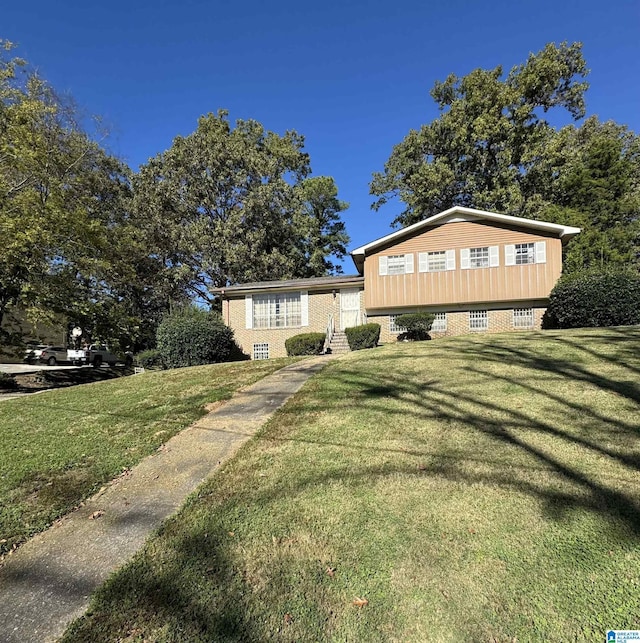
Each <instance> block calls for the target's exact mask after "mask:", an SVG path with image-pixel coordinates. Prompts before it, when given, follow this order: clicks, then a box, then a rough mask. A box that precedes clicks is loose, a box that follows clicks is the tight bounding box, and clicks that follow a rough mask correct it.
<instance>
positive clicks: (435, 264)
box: [427, 250, 447, 272]
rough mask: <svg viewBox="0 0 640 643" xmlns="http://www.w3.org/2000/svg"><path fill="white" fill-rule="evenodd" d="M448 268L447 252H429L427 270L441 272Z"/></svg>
mask: <svg viewBox="0 0 640 643" xmlns="http://www.w3.org/2000/svg"><path fill="white" fill-rule="evenodd" d="M446 269H447V253H446V252H445V251H444V250H443V251H442V252H427V271H428V272H440V271H441V270H446Z"/></svg>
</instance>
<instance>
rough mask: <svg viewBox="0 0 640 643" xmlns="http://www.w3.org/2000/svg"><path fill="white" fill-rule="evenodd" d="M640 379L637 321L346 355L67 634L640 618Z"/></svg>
mask: <svg viewBox="0 0 640 643" xmlns="http://www.w3.org/2000/svg"><path fill="white" fill-rule="evenodd" d="M639 380H640V329H638V328H629V329H608V330H581V331H571V332H569V331H565V332H548V333H544V334H542V333H530V334H513V335H500V336H495V335H494V336H468V337H460V338H451V339H443V340H437V341H433V342H425V343H420V344H400V345H394V346H386V347H382V348H380V349H375V350H371V351H362V352H360V353H355V354H351V355H349V356H348V357H347V358H345V359H343V360H340V361H337V362H333V363H332V364H330V365H329V366H328V367H327V368H326V369H325V370H324V371H323V372H322V373H321V374H320V375H319V376H317V377H315V378H314V379H313V380H311V381H310V382H309V383H308V384H307V385H306V386H305V388H304V389H303V390H302V391H301V392H300V393H299V394H298V395H297V396H295V398H294V399H293V400H292V401H291V402H290V403H289V404H287V405H286V406H285V407H284V408H283V409H282V410H281V411H280V412H278V413H276V415H275V416H274V418H273V419H272V420H271V421H270V422H269V423H268V425H267V426H266V427H265V428H264V429H263V430H262V431H261V432H260V433H259V434H258V435H257V436H256V437H255V438H254V439H252V440H251V441H250V442H249V443H247V444H246V445H245V446H244V447H243V448H242V449H241V450H240V451H239V453H238V455H237V457H236V458H234V459H233V460H232V461H230V462H229V463H228V464H227V465H226V466H224V467H223V468H221V469H220V470H219V472H218V474H216V475H215V476H214V477H213V478H212V479H211V480H210V481H209V482H208V483H206V484H205V485H203V487H202V488H201V489H200V491H199V493H197V494H196V495H194V496H193V497H192V498H191V499H190V501H189V502H188V503H187V505H186V506H185V507H184V508H183V510H182V511H181V512H180V513H179V514H178V515H177V516H176V517H174V518H173V519H171V520H169V521H167V522H166V523H165V525H164V526H163V528H162V529H161V530H160V532H159V533H158V535H156V536H155V537H153V538H152V539H151V540H150V541H149V542H148V544H147V546H146V548H145V549H144V550H143V551H142V552H141V553H140V554H139V555H138V556H137V557H136V558H135V559H134V561H133V562H132V563H131V564H129V565H128V566H126V567H125V568H123V570H121V571H120V572H119V573H117V574H115V575H114V576H113V577H112V578H111V579H110V581H109V582H108V583H107V584H106V585H105V586H104V587H103V588H102V589H101V590H100V591H99V592H98V593H97V594H96V596H95V597H94V600H93V602H92V606H91V609H90V612H89V614H88V615H87V616H85V617H84V618H82V619H80V620H79V621H77V622H76V623H75V624H74V625H72V627H71V628H70V629H69V630H68V632H67V634H66V636H65V638H64V641H66V642H67V643H70V642H77V641H92V642H99V641H127V642H129V641H154V642H155V641H189V642H195V641H268V640H275V641H367V642H369V641H492V642H496V641H505V642H506V641H514V640H517V641H518V642H520V643H522V642H524V641H532V642H533V641H547V640H548V641H598V642H600V641H603V640H604V636H605V631H606V629H608V628H618V629H624V628H634V627H639V626H640V547H639V545H640V504H639V498H640V475H639V469H640V386H639V385H638V382H639ZM355 598H364V599H366V600H367V601H368V604H367V605H365V606H362V607H357V606H355V605H354V604H353V601H354V599H355Z"/></svg>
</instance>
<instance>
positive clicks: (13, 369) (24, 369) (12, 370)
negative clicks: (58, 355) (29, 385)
mask: <svg viewBox="0 0 640 643" xmlns="http://www.w3.org/2000/svg"><path fill="white" fill-rule="evenodd" d="M74 368H91V366H88V367H84V366H58V365H56V366H47V365H46V364H0V372H2V373H9V374H10V375H28V374H29V373H40V372H41V371H62V370H65V371H66V370H69V369H74Z"/></svg>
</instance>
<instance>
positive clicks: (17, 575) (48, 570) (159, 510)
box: [0, 356, 331, 643]
mask: <svg viewBox="0 0 640 643" xmlns="http://www.w3.org/2000/svg"><path fill="white" fill-rule="evenodd" d="M329 359H331V356H322V357H317V358H312V359H308V360H304V361H302V362H298V363H296V364H293V365H292V366H287V367H286V368H283V369H281V370H279V371H277V372H276V373H274V374H273V375H270V376H268V377H266V378H264V379H263V380H261V381H259V382H257V383H256V384H254V385H252V386H250V387H248V388H246V389H243V390H242V391H241V392H239V393H237V394H236V395H235V396H234V397H233V398H232V399H231V400H229V401H228V402H227V403H226V404H225V405H223V406H222V407H221V408H219V409H217V410H216V411H213V412H211V413H210V414H209V415H207V416H205V417H204V418H202V419H201V420H199V421H198V422H196V423H195V424H194V425H193V426H191V427H189V428H188V429H185V430H184V431H182V432H181V433H179V434H178V435H176V436H174V437H173V438H171V440H169V441H168V442H167V444H166V445H165V446H164V447H163V448H161V449H160V450H159V451H158V452H157V453H156V454H154V455H152V456H150V457H148V458H146V459H145V460H143V461H142V462H141V463H140V464H139V465H138V466H136V467H135V468H134V469H132V470H131V472H130V473H128V474H127V475H124V476H122V477H121V478H119V479H117V480H116V481H115V482H113V483H111V484H109V485H108V486H107V487H105V488H103V489H102V490H101V491H100V492H99V493H98V494H97V495H96V496H94V497H93V498H91V499H89V500H88V501H87V502H86V504H85V505H84V507H82V508H81V509H79V510H77V511H75V512H73V513H72V514H69V515H68V516H66V517H65V518H64V519H62V520H61V521H59V523H57V524H56V525H54V526H53V527H52V528H50V529H49V530H48V531H46V532H44V533H42V534H39V535H37V536H35V537H34V538H32V539H31V540H30V541H28V542H27V543H25V544H24V545H23V546H22V547H20V548H19V549H18V550H17V551H16V552H15V553H14V554H12V555H11V556H8V557H7V558H6V562H5V565H4V567H2V568H1V569H0V641H2V643H13V642H15V643H30V642H38V643H41V642H47V641H55V640H56V639H57V638H59V637H60V636H61V635H62V633H63V632H64V630H65V628H66V626H67V625H68V624H69V623H70V622H71V621H72V620H73V619H75V618H77V617H78V616H81V615H82V614H83V613H84V611H85V610H86V608H87V606H88V604H89V598H90V596H91V593H92V592H93V591H94V590H95V589H97V588H98V587H99V586H100V585H101V584H102V583H103V582H104V581H105V580H106V579H107V577H108V576H109V575H110V574H111V573H112V572H113V571H115V570H116V569H118V568H119V567H121V566H122V565H123V564H124V563H126V562H127V561H128V560H129V559H130V558H131V557H132V556H133V554H134V553H135V552H136V551H137V550H138V549H140V547H142V545H143V544H144V542H145V540H146V538H147V537H148V536H149V534H150V533H151V532H152V531H153V530H154V529H156V528H157V527H158V526H159V525H160V523H161V522H162V521H163V520H164V519H165V518H167V517H168V516H170V515H171V514H172V513H174V512H175V511H176V510H177V509H178V508H179V507H180V506H181V505H182V504H183V502H184V500H185V498H186V497H187V496H188V495H189V494H190V493H191V492H192V491H194V490H195V489H196V487H198V485H200V484H201V483H202V482H203V481H204V480H205V479H206V478H208V477H209V476H210V475H211V474H212V473H213V472H214V471H215V470H216V468H217V467H218V466H219V465H220V464H221V462H223V461H224V460H226V459H228V458H229V457H231V456H232V455H233V454H234V453H235V451H236V450H237V448H238V447H239V446H240V445H241V444H243V443H244V442H246V441H247V440H248V439H249V437H250V436H252V435H253V434H254V432H255V431H256V429H257V428H259V427H260V426H261V425H262V424H263V423H264V422H265V421H266V420H267V419H268V418H269V417H270V416H271V415H272V414H273V412H274V411H275V410H276V409H277V408H279V407H280V406H282V405H283V404H284V403H285V402H286V401H287V399H288V398H289V397H290V396H291V395H293V394H294V393H295V392H296V391H298V390H299V389H300V387H301V386H302V385H303V384H304V383H305V382H306V381H307V379H308V378H309V377H311V376H312V375H313V374H315V373H317V372H318V371H319V370H321V369H322V368H323V367H324V366H325V364H326V363H327V361H328V360H329ZM101 512H104V513H101Z"/></svg>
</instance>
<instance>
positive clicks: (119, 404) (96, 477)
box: [0, 360, 291, 554]
mask: <svg viewBox="0 0 640 643" xmlns="http://www.w3.org/2000/svg"><path fill="white" fill-rule="evenodd" d="M290 361H291V360H271V361H268V362H267V361H264V362H241V363H235V364H217V365H211V366H197V367H193V368H184V369H177V370H172V371H164V372H148V373H144V374H142V375H135V376H132V377H122V378H118V379H116V380H111V381H106V382H99V383H95V384H86V385H83V386H77V387H74V388H69V389H61V390H54V391H49V392H46V393H42V394H38V395H32V396H29V397H24V398H20V399H13V400H4V401H1V402H0V554H2V553H3V552H7V551H9V550H10V549H11V548H12V547H13V546H14V545H17V544H19V543H20V542H22V541H23V540H24V539H25V538H27V537H28V536H30V535H32V534H34V533H35V532H37V531H41V530H42V529H44V528H46V527H47V526H48V525H49V524H50V523H51V522H52V521H53V520H55V519H56V518H58V517H59V516H61V515H63V514H64V513H66V512H68V511H69V510H71V509H72V508H73V507H74V506H76V505H77V504H78V503H79V502H81V501H82V500H83V499H85V498H86V497H88V496H89V495H91V493H93V492H94V491H96V490H97V489H98V488H99V487H100V485H101V484H103V483H105V482H107V481H108V480H111V479H112V478H114V477H115V476H117V475H118V474H120V473H122V471H123V470H125V469H126V468H128V467H131V466H133V465H135V464H136V463H138V462H139V461H140V460H141V459H142V458H143V457H144V456H146V455H148V454H150V453H152V452H153V451H154V450H155V449H157V448H158V447H159V446H160V445H161V444H162V443H163V442H166V441H167V440H168V439H169V438H170V437H171V436H172V435H175V434H176V433H177V432H178V431H180V430H181V429H183V428H185V427H186V426H189V425H190V424H192V423H193V422H195V420H197V419H198V418H200V417H202V415H204V414H205V413H206V410H205V408H204V405H205V404H206V403H208V402H216V401H218V400H224V399H227V398H229V397H231V395H232V394H233V392H234V391H236V390H237V389H239V388H241V387H243V386H247V385H248V384H251V383H253V382H255V381H257V380H259V379H261V378H262V377H264V376H265V375H268V374H269V373H272V372H273V371H275V370H277V369H278V368H281V367H282V366H284V365H285V364H287V363H289V362H290Z"/></svg>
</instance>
